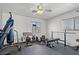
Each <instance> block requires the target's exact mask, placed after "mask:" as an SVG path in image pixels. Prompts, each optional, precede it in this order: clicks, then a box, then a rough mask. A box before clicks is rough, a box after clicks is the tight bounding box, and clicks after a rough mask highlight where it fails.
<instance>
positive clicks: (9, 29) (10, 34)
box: [0, 12, 21, 50]
mask: <svg viewBox="0 0 79 59" xmlns="http://www.w3.org/2000/svg"><path fill="white" fill-rule="evenodd" d="M9 14H10V17H9V19H8V20H7V22H6V24H5V26H4V28H3V29H2V30H0V50H2V49H5V46H4V40H5V39H7V40H6V41H7V46H8V47H10V46H15V45H14V44H13V43H14V30H13V26H14V20H13V19H12V14H11V12H9ZM17 40H18V39H17ZM17 48H18V49H19V50H21V46H19V45H17Z"/></svg>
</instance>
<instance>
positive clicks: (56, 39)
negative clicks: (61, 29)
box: [47, 38, 60, 48]
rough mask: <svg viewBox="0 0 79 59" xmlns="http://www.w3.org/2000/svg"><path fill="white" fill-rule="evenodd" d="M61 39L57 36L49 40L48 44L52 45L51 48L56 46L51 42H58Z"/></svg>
mask: <svg viewBox="0 0 79 59" xmlns="http://www.w3.org/2000/svg"><path fill="white" fill-rule="evenodd" d="M59 40H60V38H55V39H53V40H48V41H47V46H48V47H50V48H52V47H55V46H54V45H53V44H52V46H51V43H53V42H54V43H55V42H56V43H57V44H58V41H59Z"/></svg>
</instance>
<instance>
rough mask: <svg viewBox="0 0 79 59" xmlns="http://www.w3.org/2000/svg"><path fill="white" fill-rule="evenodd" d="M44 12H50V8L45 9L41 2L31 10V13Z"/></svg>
mask: <svg viewBox="0 0 79 59" xmlns="http://www.w3.org/2000/svg"><path fill="white" fill-rule="evenodd" d="M44 12H52V10H51V9H46V8H45V7H44V6H43V4H38V5H37V6H36V7H35V9H33V10H32V13H36V14H42V13H44Z"/></svg>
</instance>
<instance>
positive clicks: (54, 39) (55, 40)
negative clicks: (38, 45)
mask: <svg viewBox="0 0 79 59" xmlns="http://www.w3.org/2000/svg"><path fill="white" fill-rule="evenodd" d="M54 33H62V34H63V36H64V40H61V39H60V38H54ZM67 34H75V33H72V32H67V30H66V29H65V31H64V32H56V31H55V32H52V35H51V37H52V40H48V43H47V46H49V47H51V44H50V43H54V42H57V44H58V41H61V42H63V43H64V47H66V46H67V43H66V41H67V38H66V37H67ZM52 47H54V45H53V44H52Z"/></svg>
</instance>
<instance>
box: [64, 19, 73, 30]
mask: <svg viewBox="0 0 79 59" xmlns="http://www.w3.org/2000/svg"><path fill="white" fill-rule="evenodd" d="M64 26H65V29H74V22H73V19H72V18H70V19H65V20H64Z"/></svg>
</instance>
